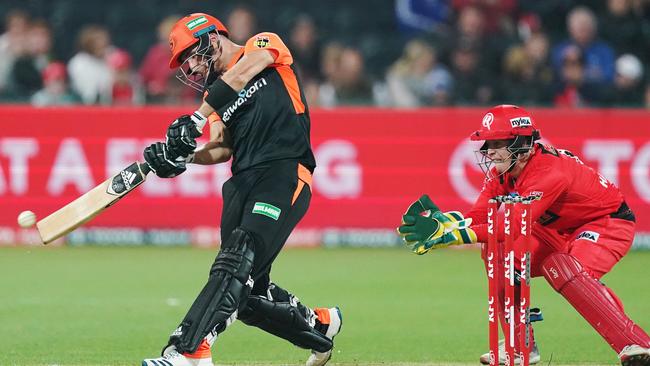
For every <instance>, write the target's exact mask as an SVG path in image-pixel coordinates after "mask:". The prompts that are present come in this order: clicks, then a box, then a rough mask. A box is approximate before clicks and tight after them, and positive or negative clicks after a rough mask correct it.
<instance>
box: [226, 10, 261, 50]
mask: <svg viewBox="0 0 650 366" xmlns="http://www.w3.org/2000/svg"><path fill="white" fill-rule="evenodd" d="M226 28H228V35H229V37H228V38H230V39H231V40H232V41H233V42H235V43H237V44H241V45H243V44H244V43H246V41H248V39H249V38H251V37H252V36H253V35H254V34H255V33H257V17H256V16H255V13H253V12H252V11H251V10H250V9H249V8H247V7H243V6H238V7H236V8H234V9H233V10H232V11H231V12H230V15H228V20H227V21H226Z"/></svg>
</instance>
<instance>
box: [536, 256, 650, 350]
mask: <svg viewBox="0 0 650 366" xmlns="http://www.w3.org/2000/svg"><path fill="white" fill-rule="evenodd" d="M542 272H543V274H544V277H545V278H546V280H547V281H548V282H549V284H550V285H551V286H552V287H553V288H554V289H555V291H557V292H559V293H560V294H561V295H562V296H564V298H565V299H567V301H568V302H569V303H570V304H571V305H572V306H573V307H574V308H575V309H576V310H577V311H578V312H579V313H580V315H582V317H583V318H585V320H587V321H588V322H589V324H591V326H592V327H593V328H594V329H595V330H596V331H597V332H598V333H599V334H600V335H601V336H602V337H603V338H604V339H605V340H606V341H607V342H608V343H609V345H610V346H611V347H612V348H613V349H614V350H615V351H616V352H621V350H622V349H623V348H624V347H625V346H628V345H631V344H637V345H640V346H643V347H650V337H648V335H647V334H646V333H645V332H644V331H643V330H642V329H641V328H639V326H637V325H636V324H634V322H632V320H630V318H629V317H628V316H627V315H626V314H625V313H624V312H623V306H622V304H621V303H620V301H619V300H618V299H617V298H615V297H613V296H612V295H613V293H612V292H611V290H610V289H608V288H607V287H606V286H605V285H604V284H603V283H601V282H600V281H598V280H597V279H595V278H594V277H593V276H591V275H590V274H589V273H588V272H587V271H586V270H585V269H584V268H582V265H581V264H580V262H578V260H577V259H576V258H575V257H573V256H572V255H570V254H567V253H553V254H551V255H549V256H548V257H547V258H546V259H545V260H544V263H542Z"/></svg>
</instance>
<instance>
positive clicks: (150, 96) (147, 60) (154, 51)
mask: <svg viewBox="0 0 650 366" xmlns="http://www.w3.org/2000/svg"><path fill="white" fill-rule="evenodd" d="M178 19H180V17H179V16H176V15H171V16H168V17H166V18H165V19H163V21H162V22H160V24H158V43H156V44H155V45H153V46H151V48H149V50H148V51H147V54H146V56H145V57H144V61H142V64H141V65H140V71H139V74H140V78H141V80H142V82H143V83H144V86H145V89H146V93H147V94H146V96H147V102H149V103H161V102H163V101H164V100H165V94H166V93H167V82H168V80H169V77H170V76H171V75H173V74H174V70H172V69H170V68H169V58H170V57H171V52H170V51H169V40H168V39H169V33H170V32H171V29H172V27H173V26H174V23H176V21H177V20H178Z"/></svg>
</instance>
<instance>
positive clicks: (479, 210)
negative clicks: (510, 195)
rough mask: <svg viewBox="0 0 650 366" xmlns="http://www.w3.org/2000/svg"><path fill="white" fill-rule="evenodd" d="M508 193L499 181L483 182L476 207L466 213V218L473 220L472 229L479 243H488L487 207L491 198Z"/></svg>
mask: <svg viewBox="0 0 650 366" xmlns="http://www.w3.org/2000/svg"><path fill="white" fill-rule="evenodd" d="M504 194H506V192H505V191H504V190H503V188H502V187H501V185H500V184H499V179H486V180H485V181H484V182H483V188H482V189H481V194H480V195H479V196H478V198H477V199H476V202H474V206H472V208H470V209H469V211H467V212H466V213H465V217H466V218H467V217H470V218H472V229H473V230H474V232H475V233H476V236H477V238H478V242H481V243H482V242H485V241H487V207H488V201H489V200H490V198H493V197H496V196H499V195H504Z"/></svg>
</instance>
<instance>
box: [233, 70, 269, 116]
mask: <svg viewBox="0 0 650 366" xmlns="http://www.w3.org/2000/svg"><path fill="white" fill-rule="evenodd" d="M266 85H268V83H267V82H266V79H264V78H261V79H259V80H257V81H255V83H253V85H251V87H250V88H248V89H244V90H242V91H241V92H239V97H238V98H237V99H236V100H235V101H234V102H233V103H232V104H231V105H230V106H228V108H227V109H226V111H225V112H223V115H222V116H221V120H222V121H223V123H226V122H228V121H229V120H230V118H231V117H232V115H233V114H234V113H235V112H236V111H237V109H239V107H241V105H242V104H244V103H246V102H247V101H248V100H249V99H250V98H251V97H252V96H253V95H254V94H255V93H256V92H257V91H258V90H260V89H261V88H262V87H265V86H266Z"/></svg>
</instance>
